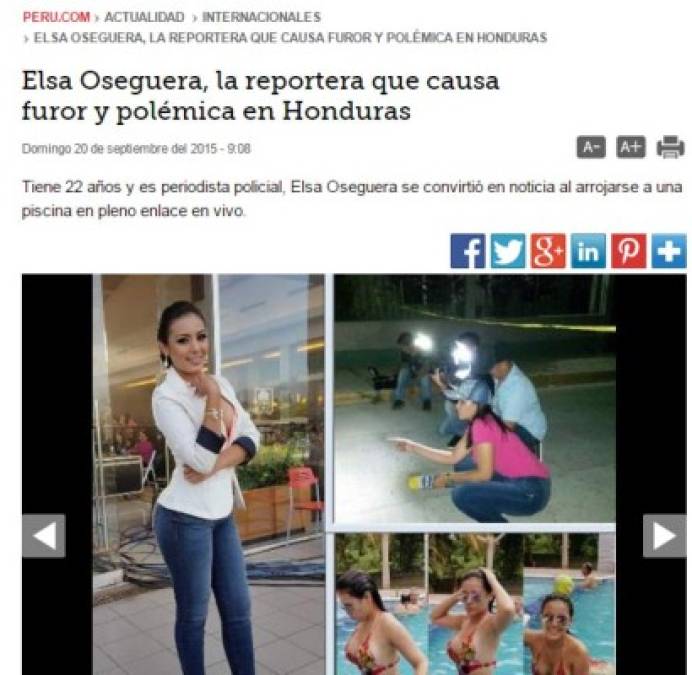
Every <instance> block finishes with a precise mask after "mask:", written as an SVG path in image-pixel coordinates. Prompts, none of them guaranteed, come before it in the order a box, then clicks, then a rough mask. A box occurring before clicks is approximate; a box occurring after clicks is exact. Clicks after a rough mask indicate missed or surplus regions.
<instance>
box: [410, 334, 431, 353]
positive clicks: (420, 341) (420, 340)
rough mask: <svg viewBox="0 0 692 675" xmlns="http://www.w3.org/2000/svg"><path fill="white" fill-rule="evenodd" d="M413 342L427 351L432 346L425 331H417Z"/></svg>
mask: <svg viewBox="0 0 692 675" xmlns="http://www.w3.org/2000/svg"><path fill="white" fill-rule="evenodd" d="M413 344H414V345H415V346H416V347H418V349H421V350H422V351H424V352H429V351H430V350H431V349H432V348H433V341H432V338H431V337H430V336H429V335H426V334H425V333H418V334H417V335H416V337H415V339H414V340H413Z"/></svg>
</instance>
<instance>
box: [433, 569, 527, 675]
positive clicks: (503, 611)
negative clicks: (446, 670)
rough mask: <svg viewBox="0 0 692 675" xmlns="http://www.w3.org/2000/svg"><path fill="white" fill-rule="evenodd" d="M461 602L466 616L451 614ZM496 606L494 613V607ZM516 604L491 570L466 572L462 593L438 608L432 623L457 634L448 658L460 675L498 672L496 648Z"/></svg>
mask: <svg viewBox="0 0 692 675" xmlns="http://www.w3.org/2000/svg"><path fill="white" fill-rule="evenodd" d="M457 602H462V603H463V604H464V607H465V609H466V613H465V614H450V611H451V610H452V608H453V607H454V605H456V604H457ZM494 603H496V604H497V608H496V610H495V611H494V612H493V611H491V610H492V606H493V604H494ZM514 615H515V610H514V601H513V600H512V598H511V596H510V595H509V593H507V591H506V590H505V589H504V588H503V587H502V586H501V585H500V582H499V581H498V580H497V577H496V576H495V574H494V573H493V572H492V571H491V570H489V569H485V568H483V569H478V570H472V571H470V572H467V573H466V574H465V575H464V576H463V577H462V578H461V581H460V584H459V590H458V591H457V592H456V593H454V595H452V596H450V597H449V598H447V599H446V600H444V601H443V602H441V603H440V604H439V605H437V606H436V607H435V608H434V609H433V611H432V613H431V614H430V619H431V620H432V621H433V623H435V624H436V625H438V626H443V627H445V628H451V629H452V630H454V631H456V634H455V635H454V637H453V638H452V639H451V640H450V641H449V642H448V643H447V655H448V656H449V658H450V659H451V660H452V662H453V663H454V665H455V666H456V668H457V672H458V673H460V674H461V673H464V674H466V673H474V675H492V674H493V673H494V672H495V664H496V656H495V655H496V653H497V647H498V645H499V643H500V637H501V635H502V633H503V632H504V631H505V629H506V628H507V627H508V626H509V625H510V624H511V623H512V621H513V620H514Z"/></svg>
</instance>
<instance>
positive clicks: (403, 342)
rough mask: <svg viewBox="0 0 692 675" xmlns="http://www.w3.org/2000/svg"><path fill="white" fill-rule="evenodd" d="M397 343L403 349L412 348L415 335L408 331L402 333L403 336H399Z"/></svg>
mask: <svg viewBox="0 0 692 675" xmlns="http://www.w3.org/2000/svg"><path fill="white" fill-rule="evenodd" d="M396 343H397V344H398V345H399V346H401V347H410V346H411V344H412V343H413V335H411V333H409V332H408V331H407V332H405V333H401V335H399V337H398V338H397V339H396Z"/></svg>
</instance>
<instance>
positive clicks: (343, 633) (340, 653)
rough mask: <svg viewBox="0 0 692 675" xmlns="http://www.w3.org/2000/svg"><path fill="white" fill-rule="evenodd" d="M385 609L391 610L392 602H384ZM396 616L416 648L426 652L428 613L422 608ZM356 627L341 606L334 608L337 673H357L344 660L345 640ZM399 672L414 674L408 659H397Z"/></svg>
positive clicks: (345, 674)
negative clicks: (416, 611)
mask: <svg viewBox="0 0 692 675" xmlns="http://www.w3.org/2000/svg"><path fill="white" fill-rule="evenodd" d="M386 606H387V609H389V610H390V611H391V609H392V607H393V606H394V605H393V604H389V603H386ZM395 616H396V618H397V619H398V620H399V621H401V623H402V624H403V625H404V626H405V627H406V630H408V632H409V633H410V634H411V637H412V638H413V640H414V642H415V643H416V644H417V645H418V648H419V649H420V650H421V651H422V652H423V654H427V652H428V614H427V612H426V611H425V609H422V610H421V611H420V612H419V613H418V614H395ZM355 627H356V622H355V621H353V619H350V618H349V616H348V614H346V612H345V611H344V610H343V608H342V607H337V610H336V673H337V675H354V674H356V673H358V668H356V667H355V666H354V665H353V664H352V663H349V662H348V661H347V660H346V656H345V655H344V649H345V648H346V642H347V641H348V638H349V637H350V635H351V633H352V632H353V630H354V629H355ZM399 672H400V673H401V675H414V673H413V668H411V666H410V665H409V663H408V661H406V660H405V659H401V660H400V661H399Z"/></svg>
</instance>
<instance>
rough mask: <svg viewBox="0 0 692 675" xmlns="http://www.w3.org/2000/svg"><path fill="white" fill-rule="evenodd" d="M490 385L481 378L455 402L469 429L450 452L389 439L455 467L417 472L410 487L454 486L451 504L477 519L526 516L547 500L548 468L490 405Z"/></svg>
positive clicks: (494, 520)
mask: <svg viewBox="0 0 692 675" xmlns="http://www.w3.org/2000/svg"><path fill="white" fill-rule="evenodd" d="M490 399H491V394H490V389H489V388H488V385H487V384H486V383H485V382H483V381H482V380H479V381H478V382H477V383H476V385H475V386H474V388H473V390H472V391H471V393H470V394H469V395H468V396H467V397H466V398H465V399H464V400H458V401H457V403H456V406H457V414H458V415H459V418H460V419H462V420H465V421H467V422H468V423H469V427H468V429H467V431H466V433H465V434H464V436H463V437H462V439H461V440H460V441H459V442H458V443H457V445H456V447H455V448H454V449H453V450H452V451H451V452H449V451H446V450H436V449H434V448H429V447H427V446H425V445H422V444H420V443H414V442H413V441H410V440H408V439H405V438H393V439H391V440H392V441H394V442H395V443H396V446H397V448H398V449H399V450H401V451H403V452H413V453H415V454H417V455H420V456H421V457H425V458H426V459H429V460H431V461H433V462H436V463H438V464H447V465H450V466H452V465H453V469H454V470H453V471H451V472H447V473H439V474H428V475H423V476H415V477H412V478H411V479H409V485H410V486H411V487H414V488H452V501H453V502H454V505H455V506H456V507H457V508H458V509H459V510H460V511H461V512H462V513H464V514H466V515H467V516H468V517H469V518H473V519H474V520H476V521H478V522H479V523H506V522H508V521H507V518H506V517H505V515H510V516H530V515H533V514H534V513H538V512H539V511H541V510H542V509H544V508H545V506H546V504H547V503H548V500H549V499H550V470H549V469H548V467H547V466H546V465H545V464H543V462H541V461H540V460H539V459H538V457H536V455H534V454H533V453H532V452H531V450H529V449H528V448H527V447H526V445H524V443H522V441H521V439H520V438H519V436H517V434H515V433H514V432H513V431H510V430H509V429H508V428H507V427H506V426H505V425H504V423H503V422H502V420H501V419H500V418H499V417H497V416H496V415H495V414H494V413H493V412H492V410H491V408H490Z"/></svg>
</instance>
